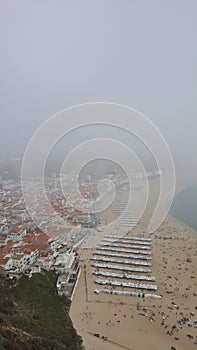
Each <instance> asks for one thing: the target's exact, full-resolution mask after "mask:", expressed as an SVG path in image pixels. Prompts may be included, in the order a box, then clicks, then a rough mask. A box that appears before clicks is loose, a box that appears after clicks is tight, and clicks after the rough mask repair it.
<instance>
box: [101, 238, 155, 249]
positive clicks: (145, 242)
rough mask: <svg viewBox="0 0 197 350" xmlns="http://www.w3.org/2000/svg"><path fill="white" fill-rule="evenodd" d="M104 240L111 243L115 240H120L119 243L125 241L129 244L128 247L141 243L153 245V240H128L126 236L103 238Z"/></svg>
mask: <svg viewBox="0 0 197 350" xmlns="http://www.w3.org/2000/svg"><path fill="white" fill-rule="evenodd" d="M102 241H103V242H109V243H115V242H118V243H125V244H127V245H128V247H129V246H130V245H133V244H139V245H143V246H147V245H148V246H150V245H151V242H147V241H143V242H142V241H138V240H135V241H127V240H126V239H124V238H119V239H117V238H116V239H115V238H114V239H113V238H111V239H110V238H103V240H102Z"/></svg>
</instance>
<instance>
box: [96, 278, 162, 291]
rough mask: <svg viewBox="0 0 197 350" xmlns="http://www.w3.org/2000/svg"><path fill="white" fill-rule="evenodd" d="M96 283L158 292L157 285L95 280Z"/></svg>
mask: <svg viewBox="0 0 197 350" xmlns="http://www.w3.org/2000/svg"><path fill="white" fill-rule="evenodd" d="M94 283H97V284H101V285H108V286H115V287H126V288H135V289H146V290H157V286H156V285H155V284H144V283H133V282H120V281H113V280H107V279H97V280H94Z"/></svg>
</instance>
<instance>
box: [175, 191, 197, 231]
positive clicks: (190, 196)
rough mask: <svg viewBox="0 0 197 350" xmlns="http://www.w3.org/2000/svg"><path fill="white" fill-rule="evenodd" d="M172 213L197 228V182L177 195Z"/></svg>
mask: <svg viewBox="0 0 197 350" xmlns="http://www.w3.org/2000/svg"><path fill="white" fill-rule="evenodd" d="M170 213H171V214H172V215H173V216H174V217H176V218H177V219H179V220H181V221H183V222H185V223H186V224H187V225H189V226H190V227H192V228H193V229H195V230H197V184H196V185H193V186H191V187H189V188H186V189H184V190H183V191H181V192H180V193H178V194H177V195H176V196H175V198H174V201H173V204H172V207H171V210H170Z"/></svg>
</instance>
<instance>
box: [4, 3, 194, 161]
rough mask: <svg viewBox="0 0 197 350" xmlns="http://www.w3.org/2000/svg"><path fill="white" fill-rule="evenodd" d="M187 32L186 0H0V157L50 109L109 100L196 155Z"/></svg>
mask: <svg viewBox="0 0 197 350" xmlns="http://www.w3.org/2000/svg"><path fill="white" fill-rule="evenodd" d="M196 34H197V1H196V0H188V1H186V0H163V1H162V0H161V1H158V0H154V1H153V0H149V1H147V0H95V1H92V0H83V1H81V0H78V1H75V0H72V1H68V0H57V1H55V0H53V1H51V0H33V1H27V0H17V1H15V0H13V1H11V0H4V1H3V0H0V43H1V45H0V49H1V53H0V62H1V64H0V99H1V101H0V117H1V135H0V157H3V156H4V155H9V156H22V154H23V152H24V150H25V146H26V144H27V142H28V140H29V138H30V137H31V135H32V134H33V133H34V132H35V130H36V129H37V127H38V126H39V125H40V123H41V122H43V121H45V120H46V119H48V118H49V117H50V116H51V115H53V114H54V113H57V112H58V111H60V110H62V109H64V108H66V107H71V106H72V105H76V104H80V103H84V102H92V101H109V102H115V103H120V104H125V105H128V106H130V107H133V108H136V109H137V110H139V111H141V112H142V113H144V114H145V115H146V116H147V117H149V118H150V119H151V120H152V121H153V122H154V123H155V124H156V126H157V127H159V129H160V131H161V132H162V133H163V135H164V137H165V138H166V140H167V142H168V144H169V146H170V148H171V151H172V153H173V155H174V157H175V158H176V160H177V161H178V162H179V163H180V164H181V163H182V162H183V163H184V162H185V163H186V161H187V162H190V163H191V164H192V165H195V164H196V165H197V160H196V156H195V153H196V150H197V141H196V140H197V137H196V131H197V98H196V92H197V68H196V62H197V45H196V36H197V35H196Z"/></svg>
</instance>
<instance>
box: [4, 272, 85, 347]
mask: <svg viewBox="0 0 197 350" xmlns="http://www.w3.org/2000/svg"><path fill="white" fill-rule="evenodd" d="M55 284H56V275H55V274H54V273H53V272H46V271H44V272H42V273H40V274H34V275H33V276H32V278H31V279H29V278H27V277H25V276H23V277H22V278H21V279H20V280H18V281H17V282H16V281H15V282H14V281H11V280H8V279H5V278H4V277H0V350H4V349H6V350H7V349H9V350H10V349H12V350H45V349H51V350H82V349H83V346H82V339H81V337H80V336H78V335H77V333H76V331H75V329H74V328H73V325H72V322H71V320H70V318H69V307H70V301H69V300H68V299H67V298H66V297H59V296H58V295H57V293H56V289H55Z"/></svg>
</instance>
